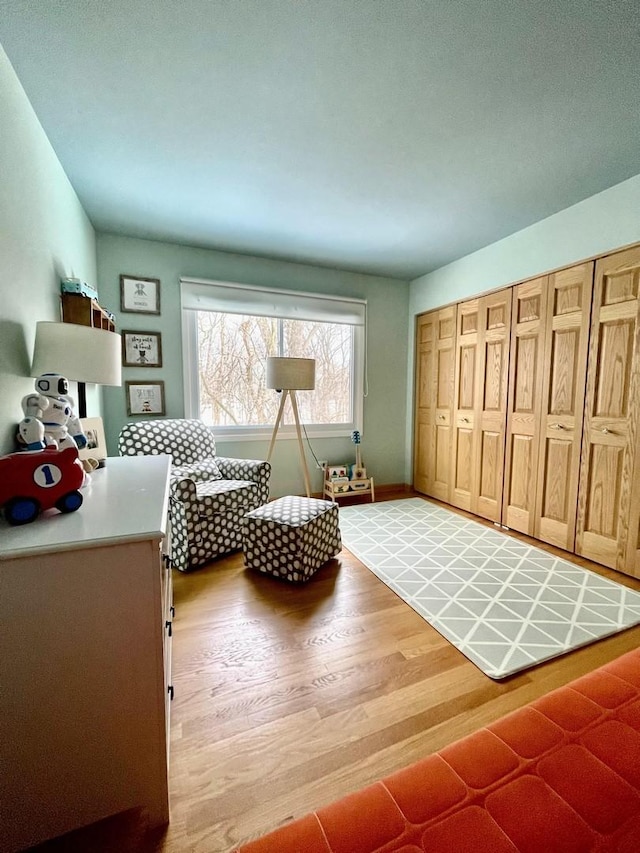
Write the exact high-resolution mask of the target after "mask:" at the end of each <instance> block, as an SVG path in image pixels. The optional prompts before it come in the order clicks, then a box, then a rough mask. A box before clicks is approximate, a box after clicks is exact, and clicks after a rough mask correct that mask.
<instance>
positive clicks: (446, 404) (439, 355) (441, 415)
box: [429, 305, 456, 501]
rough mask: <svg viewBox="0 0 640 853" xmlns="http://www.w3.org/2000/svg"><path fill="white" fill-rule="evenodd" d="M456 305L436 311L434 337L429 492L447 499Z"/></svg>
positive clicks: (449, 479) (449, 469) (449, 486)
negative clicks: (433, 385)
mask: <svg viewBox="0 0 640 853" xmlns="http://www.w3.org/2000/svg"><path fill="white" fill-rule="evenodd" d="M455 341H456V306H455V305H451V306H449V307H448V308H443V309H442V310H441V311H439V312H438V316H437V325H436V339H435V357H436V365H435V373H436V376H435V388H434V406H435V426H434V453H433V467H432V469H431V491H430V492H429V494H430V495H431V496H432V497H434V498H438V500H441V501H448V500H449V492H450V490H451V436H452V414H453V380H454V370H455Z"/></svg>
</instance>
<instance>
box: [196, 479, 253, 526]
mask: <svg viewBox="0 0 640 853" xmlns="http://www.w3.org/2000/svg"><path fill="white" fill-rule="evenodd" d="M259 491H260V487H259V485H258V483H254V482H253V481H252V480H207V481H206V482H202V483H196V494H197V496H198V512H199V513H200V515H201V516H203V515H204V516H207V515H215V514H216V513H219V512H223V513H228V512H233V513H235V512H236V510H240V509H243V508H245V507H253V506H255V504H256V498H257V496H258V495H259ZM239 526H240V519H238V527H239Z"/></svg>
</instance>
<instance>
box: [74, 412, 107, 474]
mask: <svg viewBox="0 0 640 853" xmlns="http://www.w3.org/2000/svg"><path fill="white" fill-rule="evenodd" d="M80 426H81V427H82V432H83V433H84V434H85V436H86V439H87V444H86V447H83V448H82V450H79V451H78V456H79V457H80V459H96V460H97V461H98V463H101V462H102V463H103V462H104V460H105V459H106V458H107V442H106V440H105V437H104V424H103V423H102V418H80ZM99 467H102V466H101V465H100V464H99Z"/></svg>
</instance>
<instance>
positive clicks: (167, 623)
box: [164, 621, 173, 637]
mask: <svg viewBox="0 0 640 853" xmlns="http://www.w3.org/2000/svg"><path fill="white" fill-rule="evenodd" d="M172 624H173V623H172V622H169V621H167V622H165V623H164V627H165V628H166V629H167V634H168V635H169V636H170V637H171V636H173V629H172V627H171V626H172Z"/></svg>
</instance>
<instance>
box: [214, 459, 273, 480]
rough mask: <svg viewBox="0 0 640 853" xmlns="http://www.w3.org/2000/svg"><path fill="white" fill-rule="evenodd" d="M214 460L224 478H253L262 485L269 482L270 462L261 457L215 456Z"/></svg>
mask: <svg viewBox="0 0 640 853" xmlns="http://www.w3.org/2000/svg"><path fill="white" fill-rule="evenodd" d="M216 462H217V463H218V468H220V473H221V474H222V477H223V479H225V480H253V481H254V482H255V483H260V484H261V485H263V486H266V485H268V483H269V478H270V476H271V464H270V463H269V462H264V461H263V460H262V459H229V458H225V457H224V456H216Z"/></svg>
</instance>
